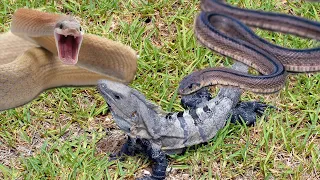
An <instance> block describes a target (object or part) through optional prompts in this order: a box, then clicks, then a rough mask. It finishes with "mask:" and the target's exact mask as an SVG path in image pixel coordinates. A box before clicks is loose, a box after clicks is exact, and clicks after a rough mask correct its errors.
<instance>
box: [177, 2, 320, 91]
mask: <svg viewBox="0 0 320 180" xmlns="http://www.w3.org/2000/svg"><path fill="white" fill-rule="evenodd" d="M201 9H202V10H203V12H201V13H200V15H199V16H198V17H197V19H196V21H195V35H196V37H197V39H198V41H199V42H200V43H201V44H203V45H204V46H206V47H208V48H210V49H212V50H214V51H217V52H219V53H221V54H223V55H226V56H229V57H232V58H234V59H236V60H238V61H240V62H242V63H244V64H246V65H248V66H251V67H253V68H255V69H256V70H257V71H259V72H260V73H261V74H262V75H259V76H253V75H244V74H241V73H240V72H238V71H235V70H231V69H228V68H207V69H203V70H199V71H196V72H194V73H192V74H190V75H188V76H186V77H185V78H184V79H183V80H182V81H181V82H180V86H179V93H180V94H184V95H185V94H190V93H193V92H195V91H197V90H199V89H200V88H202V87H204V86H210V85H216V84H221V85H227V86H236V87H240V88H242V89H247V90H250V91H253V92H256V93H273V92H277V91H279V90H280V89H281V88H282V87H283V85H284V82H285V78H286V71H290V72H314V71H320V48H314V49H304V50H297V49H287V48H283V47H280V46H277V45H273V44H271V43H269V42H267V41H266V40H264V39H262V38H260V37H258V36H257V35H255V34H254V32H253V31H252V30H251V29H249V28H248V27H247V26H246V25H244V24H243V23H245V24H247V25H249V26H252V27H259V28H262V29H268V30H272V31H278V32H284V33H291V34H295V35H298V36H302V37H306V38H313V39H317V40H320V23H318V22H314V21H310V20H306V19H303V18H299V17H295V16H289V15H285V14H279V13H271V12H261V11H254V10H247V9H240V8H236V7H233V6H230V5H227V4H225V3H223V2H221V1H219V0H202V1H201ZM240 21H242V22H243V23H242V22H240Z"/></svg>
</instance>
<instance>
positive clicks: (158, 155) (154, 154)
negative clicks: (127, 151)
mask: <svg viewBox="0 0 320 180" xmlns="http://www.w3.org/2000/svg"><path fill="white" fill-rule="evenodd" d="M137 144H140V146H141V147H142V149H143V150H144V153H145V154H146V155H147V156H148V157H149V158H150V159H151V160H152V161H154V162H155V164H154V165H153V167H152V175H151V176H146V175H145V176H144V177H142V178H138V180H160V179H165V177H166V169H167V167H168V160H167V157H166V155H165V153H164V152H163V151H162V150H161V149H160V148H161V147H160V146H158V145H156V144H154V143H152V142H151V141H149V140H146V139H137Z"/></svg>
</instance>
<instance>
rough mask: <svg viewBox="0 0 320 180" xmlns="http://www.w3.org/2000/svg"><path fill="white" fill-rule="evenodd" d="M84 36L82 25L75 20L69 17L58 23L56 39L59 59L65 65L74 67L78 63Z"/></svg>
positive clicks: (55, 32) (55, 33)
mask: <svg viewBox="0 0 320 180" xmlns="http://www.w3.org/2000/svg"><path fill="white" fill-rule="evenodd" d="M83 34H84V33H83V29H82V28H81V25H80V23H79V22H78V21H77V20H75V19H74V18H71V17H67V18H64V19H62V20H60V21H58V22H57V23H56V25H55V27H54V37H55V41H56V47H57V50H58V57H59V59H60V60H61V61H62V62H63V63H64V64H70V65H74V64H76V63H77V62H78V55H79V51H80V47H81V44H82V39H83Z"/></svg>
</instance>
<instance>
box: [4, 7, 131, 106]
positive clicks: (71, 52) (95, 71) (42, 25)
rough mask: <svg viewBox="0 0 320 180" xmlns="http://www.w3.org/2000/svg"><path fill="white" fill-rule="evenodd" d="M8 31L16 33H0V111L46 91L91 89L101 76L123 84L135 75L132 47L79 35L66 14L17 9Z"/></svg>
mask: <svg viewBox="0 0 320 180" xmlns="http://www.w3.org/2000/svg"><path fill="white" fill-rule="evenodd" d="M11 30H12V33H14V34H15V35H14V34H12V33H10V32H8V33H4V34H1V35H0V111H1V110H5V109H9V108H14V107H17V106H21V105H23V104H25V103H27V102H29V101H31V100H32V99H34V98H35V97H37V95H38V94H39V93H41V92H42V91H44V90H46V89H49V88H55V87H70V86H93V85H96V84H97V81H98V80H99V79H104V78H107V79H110V80H113V81H118V82H122V83H125V84H128V83H130V82H131V81H132V80H133V78H134V76H135V73H136V70H137V55H136V52H135V51H134V50H133V49H131V48H130V47H128V46H126V45H124V44H122V43H120V42H115V41H111V40H109V39H106V38H103V37H99V36H96V35H92V34H84V35H83V36H82V33H81V28H80V26H79V24H77V22H76V21H74V19H72V18H70V17H68V16H65V15H59V14H53V13H45V12H40V11H37V10H32V9H18V10H17V11H16V12H15V13H14V14H13V20H12V23H11ZM16 35H18V36H19V37H18V36H16ZM21 37H22V38H24V39H22V38H21ZM27 40H28V41H27ZM81 41H82V45H81ZM80 45H81V48H80ZM39 46H41V47H39ZM78 53H79V54H78ZM69 64H73V65H69ZM74 64H76V65H74Z"/></svg>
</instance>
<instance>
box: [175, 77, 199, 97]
mask: <svg viewBox="0 0 320 180" xmlns="http://www.w3.org/2000/svg"><path fill="white" fill-rule="evenodd" d="M201 87H202V86H201V83H200V79H197V78H196V77H195V76H194V75H193V74H191V75H189V76H186V77H185V78H183V79H182V81H181V82H180V84H179V89H178V92H179V94H181V95H187V94H191V93H193V92H195V91H197V90H199V89H201Z"/></svg>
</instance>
